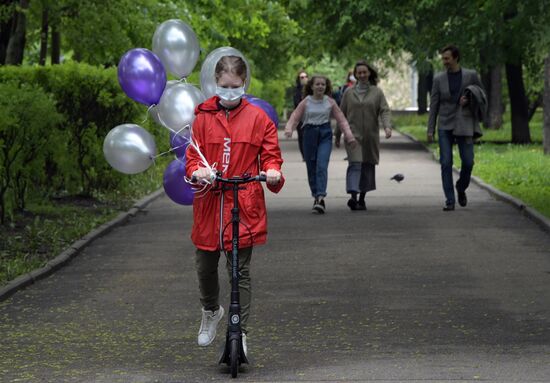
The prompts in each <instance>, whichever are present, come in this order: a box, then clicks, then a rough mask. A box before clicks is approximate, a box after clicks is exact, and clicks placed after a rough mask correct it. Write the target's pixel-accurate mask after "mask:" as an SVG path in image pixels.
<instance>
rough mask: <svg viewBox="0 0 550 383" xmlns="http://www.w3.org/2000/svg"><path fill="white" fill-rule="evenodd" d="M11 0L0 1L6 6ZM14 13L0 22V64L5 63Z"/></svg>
mask: <svg viewBox="0 0 550 383" xmlns="http://www.w3.org/2000/svg"><path fill="white" fill-rule="evenodd" d="M12 3H13V0H9V1H7V0H2V2H1V3H0V4H1V5H2V6H3V7H5V8H7V7H8V6H9V5H10V4H12ZM14 22H15V13H14V14H13V15H12V16H11V17H10V18H9V19H6V20H4V21H2V22H0V65H4V64H5V63H6V53H7V51H8V44H9V41H10V37H11V33H12V30H13V28H14V25H13V23H14Z"/></svg>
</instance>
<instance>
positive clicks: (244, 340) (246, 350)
mask: <svg viewBox="0 0 550 383" xmlns="http://www.w3.org/2000/svg"><path fill="white" fill-rule="evenodd" d="M241 338H242V340H243V352H244V356H246V357H247V358H248V347H247V346H246V334H245V333H244V332H243V333H242V335H241Z"/></svg>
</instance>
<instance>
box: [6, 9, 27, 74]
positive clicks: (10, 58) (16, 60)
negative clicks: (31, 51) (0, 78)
mask: <svg viewBox="0 0 550 383" xmlns="http://www.w3.org/2000/svg"><path fill="white" fill-rule="evenodd" d="M19 7H20V8H21V11H19V12H16V16H15V22H14V24H13V28H12V33H11V36H10V40H9V42H8V48H7V52H6V64H9V65H21V64H22V63H23V53H24V52H25V40H26V33H27V15H26V14H25V13H26V11H27V10H28V9H29V0H21V1H20V2H19Z"/></svg>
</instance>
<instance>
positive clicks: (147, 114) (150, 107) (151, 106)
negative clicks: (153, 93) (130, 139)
mask: <svg viewBox="0 0 550 383" xmlns="http://www.w3.org/2000/svg"><path fill="white" fill-rule="evenodd" d="M155 106H157V104H151V105H150V106H149V107H148V108H147V112H145V120H143V121H141V123H142V124H145V123H146V122H147V118H148V117H149V112H150V111H151V109H153V108H154V107H155Z"/></svg>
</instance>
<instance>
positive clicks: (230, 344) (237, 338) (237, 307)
mask: <svg viewBox="0 0 550 383" xmlns="http://www.w3.org/2000/svg"><path fill="white" fill-rule="evenodd" d="M215 180H216V181H218V182H219V183H221V184H222V185H221V188H222V191H225V190H232V191H233V208H232V209H231V225H232V228H233V236H232V241H231V305H230V306H229V315H228V324H227V333H226V337H225V347H224V351H223V354H222V356H221V358H220V361H219V364H222V363H226V364H227V365H228V366H229V367H230V369H231V377H233V378H236V377H237V373H238V370H239V365H241V364H242V363H244V364H248V359H247V358H246V355H245V353H244V350H243V342H242V333H241V304H240V297H239V256H238V251H239V223H240V218H239V199H238V198H239V190H242V189H244V187H243V186H241V185H243V184H246V183H249V182H254V181H257V182H265V181H266V176H265V175H259V176H250V175H248V174H244V175H243V176H242V177H231V178H222V177H221V175H220V173H218V174H217V175H216V178H215ZM224 230H225V229H224ZM222 238H223V234H222Z"/></svg>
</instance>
